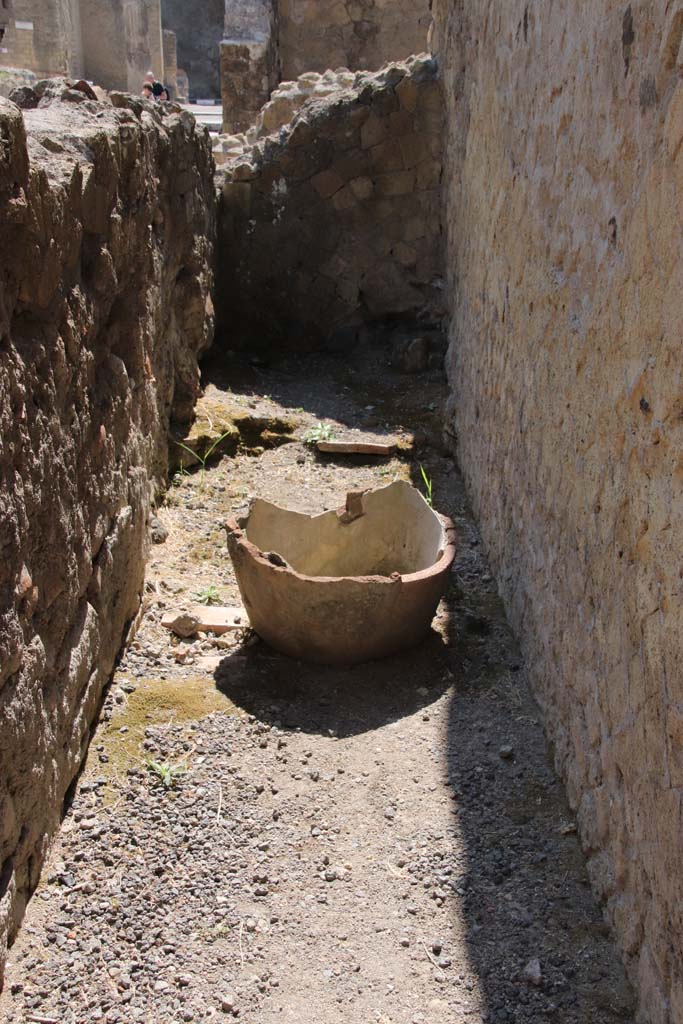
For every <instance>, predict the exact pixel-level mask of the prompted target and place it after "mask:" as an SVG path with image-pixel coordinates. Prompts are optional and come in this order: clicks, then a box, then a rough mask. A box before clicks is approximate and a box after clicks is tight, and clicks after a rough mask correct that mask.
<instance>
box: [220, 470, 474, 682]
mask: <svg viewBox="0 0 683 1024" xmlns="http://www.w3.org/2000/svg"><path fill="white" fill-rule="evenodd" d="M226 530H227V538H228V550H229V552H230V557H231V558H232V562H233V565H234V568H235V575H236V577H237V583H238V586H239V589H240V593H241V595H242V600H243V602H244V606H245V608H246V610H247V613H248V615H249V620H250V623H251V625H252V627H253V628H254V629H255V631H256V632H257V633H258V634H259V636H261V637H262V638H263V639H264V640H265V641H266V642H267V643H268V644H270V646H271V647H274V648H275V649H276V650H278V651H281V652H282V653H283V654H287V655H289V656H290V657H293V658H300V659H302V660H304V661H313V662H318V663H320V664H325V665H353V664H357V663H358V662H362V661H369V660H372V659H375V658H383V657H386V656H387V655H390V654H395V653H396V652H398V651H402V650H405V649H407V648H409V647H412V646H414V645H415V644H417V643H419V642H420V641H421V640H423V639H424V637H425V636H426V635H427V634H428V633H429V630H430V627H431V623H432V619H433V618H434V614H435V612H436V608H437V605H438V603H439V601H440V599H441V597H442V596H443V594H444V592H445V590H446V587H447V585H448V578H449V574H450V570H451V566H452V564H453V559H454V557H455V528H454V526H453V524H452V522H451V521H450V519H446V518H445V517H444V516H441V515H439V514H438V513H437V512H434V510H433V509H432V508H430V506H429V505H428V504H427V502H426V501H425V499H424V498H423V496H422V495H421V494H420V492H419V491H417V490H416V489H415V488H414V487H412V486H411V485H410V484H408V483H405V482H403V481H397V482H395V483H393V484H390V485H389V486H388V487H382V488H379V489H378V490H374V491H366V492H351V493H350V494H349V495H348V496H347V499H346V506H345V508H342V509H339V510H338V511H336V512H335V511H332V512H325V513H323V514H322V515H317V516H308V515H304V514H302V513H300V512H292V511H288V510H287V509H282V508H279V507H278V506H277V505H273V504H272V503H270V502H268V501H263V500H262V499H260V498H259V499H257V500H256V501H255V502H254V503H253V504H252V506H251V509H250V511H249V514H248V515H247V516H245V517H244V518H241V519H238V520H236V519H231V520H230V521H229V522H228V523H227V524H226Z"/></svg>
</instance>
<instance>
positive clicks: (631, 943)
mask: <svg viewBox="0 0 683 1024" xmlns="http://www.w3.org/2000/svg"><path fill="white" fill-rule="evenodd" d="M435 14H436V31H435V36H434V42H435V46H436V50H437V52H438V53H439V54H440V56H441V59H442V62H443V74H444V92H445V96H446V100H447V124H448V136H447V154H448V155H447V173H446V180H447V181H448V188H447V210H448V212H447V223H448V272H449V291H450V296H451V299H452V313H453V320H452V325H453V326H452V342H451V352H450V378H451V384H452V389H453V395H452V399H451V404H450V409H449V424H448V428H449V429H450V430H451V431H452V432H454V433H456V434H457V438H458V448H459V453H460V459H461V463H462V467H463V469H464V471H465V474H466V478H467V482H468V485H469V490H470V494H471V496H472V499H473V501H474V505H475V508H476V512H477V514H478V517H479V520H480V523H481V526H482V530H483V533H484V538H485V541H486V545H487V548H488V553H489V556H490V558H491V561H492V563H493V566H494V567H495V570H496V572H497V575H498V579H499V583H500V588H501V591H502V593H503V595H504V597H505V600H506V602H507V607H508V610H509V613H510V615H511V618H512V621H513V623H514V625H515V627H516V628H517V631H518V634H519V636H520V637H521V638H522V640H523V641H524V643H525V644H526V652H527V654H528V664H529V667H530V669H531V671H532V673H533V677H534V681H535V687H536V692H537V694H538V696H539V699H540V701H541V704H542V706H543V709H544V712H545V717H546V721H547V725H548V730H549V733H550V736H551V738H552V740H553V743H554V748H555V757H556V761H557V765H558V767H559V769H560V770H561V771H562V773H563V774H564V776H565V778H566V780H567V788H568V792H569V796H570V799H571V802H572V805H573V806H574V807H575V808H577V810H578V815H579V822H580V829H581V835H582V838H583V843H584V846H585V848H586V851H587V853H588V857H589V869H590V875H591V878H592V881H593V884H594V886H595V887H596V889H597V891H598V892H599V893H600V894H601V896H602V898H603V899H604V902H605V907H606V912H607V914H608V916H609V918H610V920H611V921H612V922H613V923H614V925H615V928H616V932H617V935H618V938H619V940H620V942H621V946H622V949H623V952H624V955H625V958H626V961H627V964H628V966H629V967H630V970H631V974H632V977H633V978H634V980H635V981H636V983H637V985H638V987H639V991H640V999H641V1010H640V1015H639V1020H640V1021H642V1022H643V1024H645V1022H647V1024H680V1022H681V1021H683V942H682V939H683V919H682V915H683V911H682V908H683V863H682V862H683V856H682V854H681V850H682V846H681V835H682V822H683V807H682V800H683V672H682V651H683V640H682V637H683V603H682V602H681V588H682V584H681V577H682V575H683V569H682V559H681V541H680V538H681V533H682V532H683V457H682V454H681V453H682V452H683V380H682V369H681V323H682V322H683V231H682V230H681V228H682V223H681V222H682V217H683V213H682V211H683V145H682V142H683V81H682V80H681V77H680V76H681V73H682V72H683V53H682V51H681V41H682V37H683V4H681V3H680V2H679V0H676V2H666V0H653V2H647V3H646V2H645V0H635V2H632V3H630V4H628V3H626V2H622V3H616V2H615V0H605V2H604V3H601V4H596V3H591V2H588V0H558V2H555V3H553V4H543V3H541V2H540V0H506V2H503V0H496V2H494V3H490V2H489V0H473V2H471V3H468V4H465V3H463V2H462V0H459V2H452V0H436V2H435Z"/></svg>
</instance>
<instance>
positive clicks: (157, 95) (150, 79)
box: [145, 71, 164, 100]
mask: <svg viewBox="0 0 683 1024" xmlns="http://www.w3.org/2000/svg"><path fill="white" fill-rule="evenodd" d="M145 85H149V86H150V88H151V90H152V94H153V96H154V99H155V100H158V99H161V94H162V92H163V90H164V87H163V85H162V84H161V82H159V81H158V80H157V79H156V78H155V77H154V72H153V71H148V72H147V74H146V75H145Z"/></svg>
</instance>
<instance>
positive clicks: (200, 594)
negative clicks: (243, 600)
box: [192, 584, 221, 605]
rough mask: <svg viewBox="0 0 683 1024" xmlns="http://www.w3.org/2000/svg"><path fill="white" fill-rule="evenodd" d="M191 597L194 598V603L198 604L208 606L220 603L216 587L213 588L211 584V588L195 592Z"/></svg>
mask: <svg viewBox="0 0 683 1024" xmlns="http://www.w3.org/2000/svg"><path fill="white" fill-rule="evenodd" d="M192 596H193V597H194V599H195V601H198V602H199V604H207V605H208V604H220V603H221V595H220V593H219V592H218V587H215V586H214V585H213V584H211V586H209V587H204V589H203V590H197V591H195V593H194V594H193V595H192Z"/></svg>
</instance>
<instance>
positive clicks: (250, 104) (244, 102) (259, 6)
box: [220, 0, 280, 132]
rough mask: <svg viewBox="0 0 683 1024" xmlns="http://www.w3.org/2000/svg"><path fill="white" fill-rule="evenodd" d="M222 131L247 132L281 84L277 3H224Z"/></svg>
mask: <svg viewBox="0 0 683 1024" xmlns="http://www.w3.org/2000/svg"><path fill="white" fill-rule="evenodd" d="M220 58H221V98H222V102H223V131H225V132H242V131H246V130H247V129H248V128H249V127H250V125H252V124H253V123H254V121H255V120H256V118H257V116H258V112H259V110H260V109H261V107H262V106H263V105H264V103H267V102H268V99H269V98H270V94H271V92H272V90H273V89H274V88H275V86H276V85H277V84H278V82H279V80H280V65H279V55H278V4H277V0H246V2H245V0H225V28H224V38H223V41H222V42H221V46H220Z"/></svg>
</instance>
